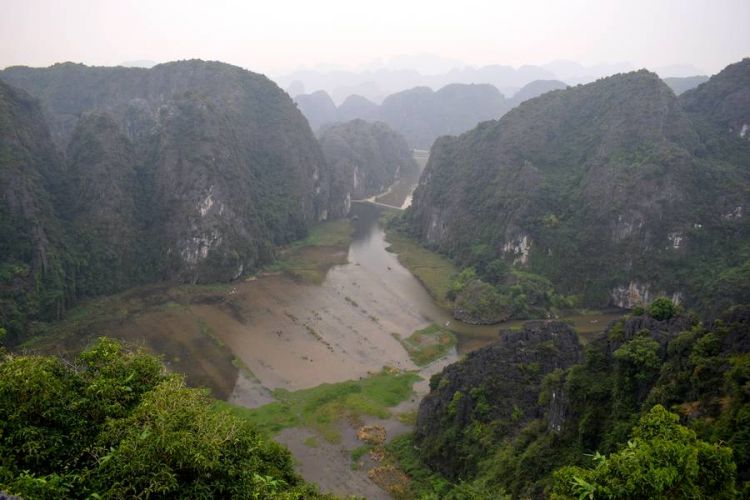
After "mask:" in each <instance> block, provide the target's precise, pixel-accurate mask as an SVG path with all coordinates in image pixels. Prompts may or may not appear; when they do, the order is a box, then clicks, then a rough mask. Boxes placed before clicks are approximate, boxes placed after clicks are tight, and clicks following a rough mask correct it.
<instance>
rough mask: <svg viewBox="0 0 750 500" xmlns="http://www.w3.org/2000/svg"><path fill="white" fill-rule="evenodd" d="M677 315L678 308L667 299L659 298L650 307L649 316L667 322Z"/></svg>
mask: <svg viewBox="0 0 750 500" xmlns="http://www.w3.org/2000/svg"><path fill="white" fill-rule="evenodd" d="M676 313H677V306H675V305H674V303H673V302H672V301H671V300H670V299H669V298H667V297H658V298H656V299H655V300H654V301H653V302H651V304H649V306H648V315H649V316H651V317H652V318H654V319H656V320H659V321H666V320H668V319H670V318H671V317H672V316H674V315H675V314H676Z"/></svg>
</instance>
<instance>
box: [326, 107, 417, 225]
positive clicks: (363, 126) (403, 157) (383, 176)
mask: <svg viewBox="0 0 750 500" xmlns="http://www.w3.org/2000/svg"><path fill="white" fill-rule="evenodd" d="M320 145H321V148H322V149H323V154H324V156H325V158H326V161H327V162H328V165H330V167H331V175H332V178H333V182H332V184H331V197H332V199H336V200H344V201H345V202H344V204H343V205H340V206H338V207H332V210H333V211H334V213H335V214H337V215H338V214H346V213H347V212H348V211H349V207H348V206H347V205H348V203H347V202H346V200H356V199H362V198H367V197H369V196H373V195H375V194H378V193H381V192H383V191H384V190H385V189H386V188H387V187H388V186H390V185H391V184H393V182H395V181H396V180H397V179H398V178H400V177H401V176H405V175H410V176H413V177H416V174H417V172H418V167H417V164H416V162H415V161H414V158H413V157H412V155H411V151H410V150H409V146H407V144H406V141H405V140H404V138H403V137H402V136H401V135H399V134H398V133H396V132H394V131H393V130H392V129H391V128H390V127H389V126H388V125H386V124H385V123H380V122H375V123H369V122H366V121H364V120H353V121H351V122H347V123H340V124H335V125H330V126H328V127H324V128H323V130H322V131H321V134H320Z"/></svg>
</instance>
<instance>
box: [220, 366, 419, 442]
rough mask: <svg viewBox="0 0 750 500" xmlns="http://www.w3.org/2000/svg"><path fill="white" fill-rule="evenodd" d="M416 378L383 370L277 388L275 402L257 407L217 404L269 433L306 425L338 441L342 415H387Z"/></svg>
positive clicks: (355, 416) (406, 395)
mask: <svg viewBox="0 0 750 500" xmlns="http://www.w3.org/2000/svg"><path fill="white" fill-rule="evenodd" d="M418 380H420V377H419V376H418V375H416V374H415V373H409V372H396V371H394V370H392V369H384V370H383V371H382V372H380V373H378V374H376V375H372V376H370V377H367V378H365V379H363V380H350V381H347V382H339V383H336V384H322V385H319V386H317V387H313V388H310V389H302V390H299V391H287V390H284V389H276V390H275V391H274V392H273V396H274V397H275V398H276V399H277V400H278V401H276V402H273V403H269V404H267V405H264V406H261V407H259V408H254V409H248V408H242V407H238V406H234V405H230V404H229V403H223V402H220V403H219V404H221V405H225V406H226V407H228V408H229V409H230V411H232V413H234V414H235V415H237V416H239V417H241V418H244V419H247V420H249V421H251V422H252V423H254V424H255V425H256V426H257V427H258V428H259V429H260V430H262V431H264V432H266V433H268V434H276V433H278V432H280V431H281V430H283V429H285V428H288V427H308V428H310V429H313V430H315V431H317V432H318V433H319V434H320V435H321V436H323V438H324V439H325V440H326V441H329V442H331V443H337V442H340V440H341V435H340V434H339V432H338V430H337V429H336V425H335V424H336V423H337V422H338V421H339V420H340V419H341V418H344V417H349V418H358V417H360V416H363V415H369V416H374V417H378V418H388V417H389V416H390V411H389V410H388V409H389V408H391V407H393V406H396V405H397V404H399V403H400V402H401V401H403V400H405V399H407V398H408V397H409V396H411V394H412V385H413V384H414V383H415V382H417V381H418Z"/></svg>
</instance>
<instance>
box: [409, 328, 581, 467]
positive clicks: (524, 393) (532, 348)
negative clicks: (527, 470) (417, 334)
mask: <svg viewBox="0 0 750 500" xmlns="http://www.w3.org/2000/svg"><path fill="white" fill-rule="evenodd" d="M582 352H583V350H582V347H581V345H580V343H579V342H578V336H577V335H576V333H575V332H574V331H573V330H572V329H571V328H570V327H569V326H568V325H566V324H565V323H561V322H558V321H531V322H527V323H526V324H525V325H524V327H523V330H521V331H520V332H513V331H506V332H502V333H501V336H500V340H498V341H497V342H496V343H494V344H491V345H489V346H486V347H483V348H481V349H478V350H476V351H474V352H472V353H469V354H468V355H467V356H466V358H465V359H464V360H462V361H460V362H458V363H454V364H452V365H450V366H448V367H446V368H445V369H444V370H443V371H442V372H441V373H440V374H438V375H436V376H434V377H433V379H432V380H430V388H431V391H430V393H429V394H428V395H427V396H426V397H425V398H424V400H422V403H421V404H420V406H419V413H418V416H417V425H416V428H415V439H416V443H417V445H418V446H419V448H420V454H421V456H422V457H423V460H424V461H425V463H427V464H428V465H430V466H431V467H433V468H434V469H436V470H438V471H440V472H441V473H443V474H445V475H447V476H448V477H450V478H457V477H461V476H462V475H463V474H464V473H465V472H467V471H468V470H469V469H470V468H471V467H472V464H468V463H464V462H463V457H462V455H463V453H462V451H461V450H460V449H459V448H458V447H456V446H458V444H459V443H460V441H461V440H460V439H457V438H456V436H460V435H461V433H462V432H463V431H464V430H465V429H466V428H467V427H468V426H470V425H471V424H472V421H478V422H492V421H500V422H504V423H505V426H504V427H503V428H502V430H501V431H500V430H498V431H497V432H502V433H503V434H504V435H513V434H514V433H516V432H517V431H518V430H520V429H521V428H523V426H524V425H526V424H527V423H528V422H529V421H530V420H533V419H536V418H539V417H541V416H542V415H543V412H544V409H543V408H541V407H540V406H539V404H538V400H539V393H540V390H541V382H542V379H543V378H544V376H545V375H547V374H549V373H551V372H553V371H555V370H557V369H562V370H564V369H566V368H568V367H569V366H572V365H574V364H576V363H578V362H580V361H581V359H582ZM557 414H558V417H560V418H562V415H564V413H563V411H562V410H560V411H558V413H557ZM560 418H558V420H557V422H558V424H560V422H559V420H560ZM560 425H561V424H560ZM450 436H454V437H453V438H451V437H450Z"/></svg>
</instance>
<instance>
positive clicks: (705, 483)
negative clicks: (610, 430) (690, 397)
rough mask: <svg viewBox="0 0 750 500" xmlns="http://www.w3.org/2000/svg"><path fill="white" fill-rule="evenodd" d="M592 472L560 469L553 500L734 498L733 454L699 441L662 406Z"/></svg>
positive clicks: (598, 461)
mask: <svg viewBox="0 0 750 500" xmlns="http://www.w3.org/2000/svg"><path fill="white" fill-rule="evenodd" d="M594 462H595V464H594V466H593V467H592V468H581V467H574V466H567V467H562V468H560V469H558V470H557V471H555V473H554V475H553V481H554V483H553V490H552V498H557V499H563V498H579V499H583V498H592V499H593V498H712V499H713V498H717V499H721V498H734V497H735V495H736V491H735V483H734V479H735V474H736V465H735V463H734V462H733V461H732V450H731V449H730V448H727V447H725V446H721V445H718V444H709V443H707V442H705V441H701V440H698V439H697V438H696V435H695V433H694V432H693V431H692V430H689V429H687V428H686V427H683V426H682V425H680V424H679V417H678V416H677V415H675V414H673V413H670V412H668V411H667V410H665V409H664V407H663V406H661V405H656V406H654V407H653V408H652V409H651V411H649V412H648V413H646V414H645V415H644V416H643V417H641V419H640V421H639V423H638V425H637V426H635V427H634V428H633V432H632V439H631V440H630V441H628V443H627V445H626V446H625V447H624V448H623V449H622V450H620V451H618V452H616V453H613V454H612V455H610V456H603V455H600V454H598V453H597V454H595V456H594Z"/></svg>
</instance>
